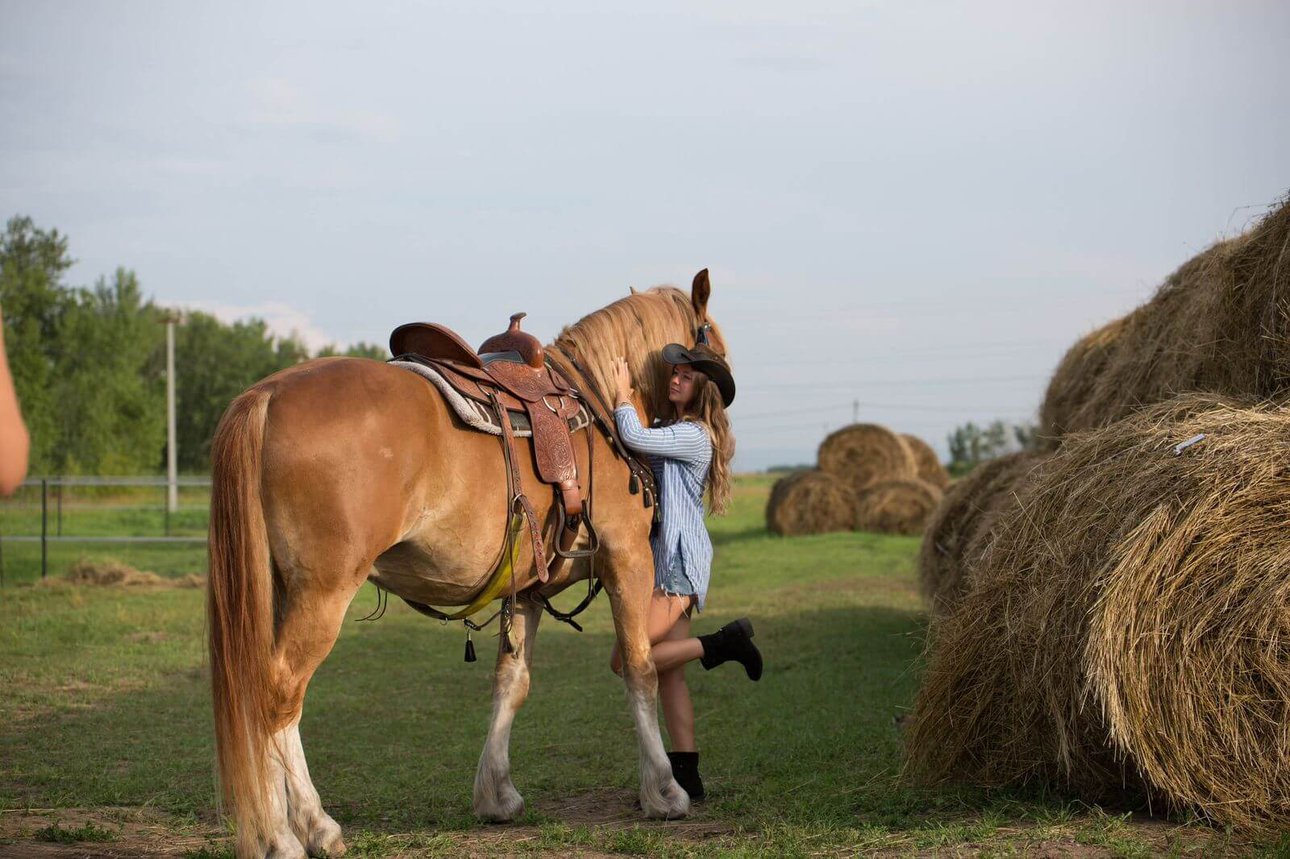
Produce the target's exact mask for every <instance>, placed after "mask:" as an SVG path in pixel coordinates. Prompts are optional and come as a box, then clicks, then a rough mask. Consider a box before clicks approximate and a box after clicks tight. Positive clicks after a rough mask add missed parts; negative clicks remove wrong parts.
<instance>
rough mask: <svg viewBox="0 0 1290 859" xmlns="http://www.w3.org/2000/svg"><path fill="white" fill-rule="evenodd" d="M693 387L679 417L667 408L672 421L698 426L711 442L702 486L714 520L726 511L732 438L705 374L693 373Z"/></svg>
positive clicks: (727, 420) (714, 388)
mask: <svg viewBox="0 0 1290 859" xmlns="http://www.w3.org/2000/svg"><path fill="white" fill-rule="evenodd" d="M694 387H695V394H694V399H692V400H691V401H690V403H689V405H688V406H687V407H686V409H685V412H684V413H683V414H681V415H676V407H675V405H674V404H671V403H669V405H672V412H673V415H674V416H675V419H676V420H679V421H693V422H694V423H696V424H699V425H700V426H702V427H703V428H704V429H705V430H707V432H708V437H709V438H711V439H712V464H711V465H709V466H708V479H707V486H706V488H707V490H708V511H709V512H710V513H712V515H714V516H723V515H725V513H726V511H727V510H728V509H729V508H730V461H731V460H732V459H734V456H735V436H734V433H732V432H731V431H730V418H729V417H727V415H726V406H725V403H723V402H722V401H721V391H720V390H718V388H717V386H716V385H715V384H713V383H712V381H711V380H710V379H709V378H708V376H707V374H705V373H701V372H699V371H698V370H695V371H694Z"/></svg>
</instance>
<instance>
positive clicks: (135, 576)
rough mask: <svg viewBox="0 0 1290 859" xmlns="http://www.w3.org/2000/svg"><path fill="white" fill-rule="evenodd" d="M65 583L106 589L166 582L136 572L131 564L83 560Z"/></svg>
mask: <svg viewBox="0 0 1290 859" xmlns="http://www.w3.org/2000/svg"><path fill="white" fill-rule="evenodd" d="M63 581H64V582H66V583H68V584H73V585H99V586H105V587H135V586H138V585H160V584H165V582H166V580H165V579H163V578H162V577H161V576H159V575H157V574H156V573H150V572H147V571H146V570H136V569H135V568H134V567H132V566H130V565H129V564H126V563H123V562H121V561H117V560H114V559H107V560H101V561H92V560H90V559H88V558H81V559H79V560H77V561H76V563H74V564H72V565H71V566H70V567H69V568H68V569H67V573H66V575H64V576H63Z"/></svg>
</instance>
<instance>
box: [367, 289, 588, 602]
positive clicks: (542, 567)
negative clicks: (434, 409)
mask: <svg viewBox="0 0 1290 859" xmlns="http://www.w3.org/2000/svg"><path fill="white" fill-rule="evenodd" d="M525 315H526V314H524V313H516V314H514V315H513V316H511V321H510V325H509V327H508V328H507V329H506V331H504V332H502V333H501V334H497V335H494V336H493V337H489V338H488V339H487V340H485V341H484V342H483V343H482V344H481V345H480V347H479V350H478V351H476V350H474V349H472V348H471V347H470V345H469V344H467V343H466V341H464V340H463V339H462V338H461V337H460V336H459V335H458V334H457V333H456V332H454V331H452V330H451V329H449V328H447V327H445V326H443V325H438V324H436V323H433V322H410V323H408V324H406V325H400V326H399V327H398V328H396V329H394V332H393V333H392V334H391V335H390V353H391V354H393V355H395V356H396V357H402V358H406V357H413V358H416V359H418V360H420V361H422V362H424V363H427V364H429V365H430V366H432V367H434V369H435V370H436V371H438V373H439V374H440V375H441V376H442V377H443V378H444V379H445V380H446V381H447V382H448V384H450V385H451V386H452V387H453V388H454V389H455V390H456V391H457V392H458V393H459V394H461V395H462V396H464V397H468V398H470V399H473V400H476V401H478V402H481V403H484V404H485V405H487V406H490V407H491V408H493V409H494V410H495V412H496V414H497V417H498V420H499V422H500V424H501V427H502V440H503V444H504V445H506V453H507V461H508V474H509V480H510V483H511V487H510V490H511V494H512V499H511V500H512V503H516V502H518V503H519V504H520V506H521V507H522V508H523V509H524V512H525V515H526V516H527V518H528V520H529V530H530V534H531V536H532V537H533V540H534V560H535V562H536V564H537V568H538V577H539V578H540V579H541V580H542V581H543V582H545V581H547V580H548V578H549V576H550V572H549V571H548V570H547V568H546V561H545V553H544V551H543V548H542V540H541V536H540V534H541V527H540V526H539V524H538V523H537V519H536V515H535V514H534V512H533V508H532V504H531V503H530V502H529V500H528V498H527V497H526V496H525V495H524V493H523V491H522V487H521V486H520V480H519V475H518V473H515V472H514V469H513V468H512V467H511V463H512V462H513V460H514V435H513V430H512V429H511V421H510V417H509V413H510V412H512V411H514V412H523V413H525V414H526V415H527V416H528V419H529V424H530V426H531V428H532V447H533V459H534V464H535V466H536V471H537V475H538V478H539V479H540V480H541V481H542V482H543V483H547V484H550V485H551V486H552V487H553V488H554V490H555V493H556V500H557V503H558V504H559V505H560V510H561V514H562V516H561V518H562V519H563V521H564V528H563V529H562V533H561V534H560V539H559V543H558V545H559V549H558V550H557V554H558V555H559V556H561V557H577V556H578V555H577V553H572V552H570V551H569V549H570V547H571V546H572V544H573V541H574V539H575V538H576V537H577V532H578V527H579V525H580V524H581V522H582V513H583V496H582V488H581V486H580V485H579V482H578V466H577V460H576V459H575V458H574V454H573V438H572V435H571V433H570V430H569V420H570V419H571V418H573V417H574V416H575V415H577V413H578V411H579V408H580V403H579V400H580V396H579V394H578V391H577V389H576V388H575V387H574V386H573V384H572V383H571V382H570V381H569V379H567V378H565V376H564V374H562V373H560V372H558V371H557V370H556V369H555V368H554V367H553V366H552V365H551V364H549V363H548V362H547V361H546V355H545V352H544V350H543V348H542V343H541V342H540V341H539V340H538V339H537V338H536V337H534V336H533V335H532V334H529V333H528V332H526V331H523V330H521V328H520V321H521V320H522V319H523V318H524V316H525ZM539 559H540V560H539ZM553 560H554V559H553Z"/></svg>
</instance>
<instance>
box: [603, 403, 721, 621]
mask: <svg viewBox="0 0 1290 859" xmlns="http://www.w3.org/2000/svg"><path fill="white" fill-rule="evenodd" d="M614 422H615V423H616V424H618V434H619V435H620V436H622V439H623V444H625V445H627V446H628V447H629V448H631V449H632V450H634V451H636V452H637V453H642V454H644V455H645V457H646V458H647V459H648V460H649V465H650V469H651V470H652V471H653V472H654V479H655V480H657V481H658V489H659V495H660V496H661V498H660V500H661V502H662V506H663V521H662V523H661V525H660V526H659V528H657V529H656V530H655V532H654V536H653V537H651V538H650V547H651V548H653V550H654V575H655V580H656V581H658V580H659V579H660V578H661V577H663V576H664V575H665V574H666V573H667V572H668V571H670V570H673V569H677V568H679V569H680V570H681V571H682V572H683V573H684V575H685V578H686V579H687V580H688V581H689V582H690V584H691V585H692V586H693V588H694V593H695V594H696V596H697V597H698V603H699V611H703V603H704V601H705V600H706V599H707V596H708V582H709V580H710V579H711V577H712V540H711V539H709V537H708V529H707V528H706V527H704V525H703V482H704V480H705V479H706V478H707V476H708V466H709V465H711V463H712V439H711V438H709V437H708V433H707V430H705V429H704V428H703V427H702V426H701V425H699V424H697V423H694V422H692V421H682V422H679V423H674V424H670V425H668V426H661V427H654V428H652V429H645V428H644V427H642V426H641V421H640V417H639V416H637V414H636V409H634V408H632V407H631V406H629V405H626V404H624V405H621V406H619V407H618V408H616V409H615V410H614Z"/></svg>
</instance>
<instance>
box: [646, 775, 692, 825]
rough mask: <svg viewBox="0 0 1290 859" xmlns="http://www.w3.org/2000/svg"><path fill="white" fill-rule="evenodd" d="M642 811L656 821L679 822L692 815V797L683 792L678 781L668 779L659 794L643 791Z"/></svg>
mask: <svg viewBox="0 0 1290 859" xmlns="http://www.w3.org/2000/svg"><path fill="white" fill-rule="evenodd" d="M641 810H643V811H644V812H645V816H646V817H649V818H651V819H654V820H677V819H679V818H682V817H688V816H689V815H690V795H689V794H687V793H686V792H685V791H684V790H682V788H681V786H680V785H679V784H677V783H676V779H673V778H670V777H669V778H668V780H667V782H666V783H665V784H664V785H663V787H662V788H661V789H660V790H659V792H658V793H657V794H653V795H651V792H650V791H648V790H642V791H641Z"/></svg>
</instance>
